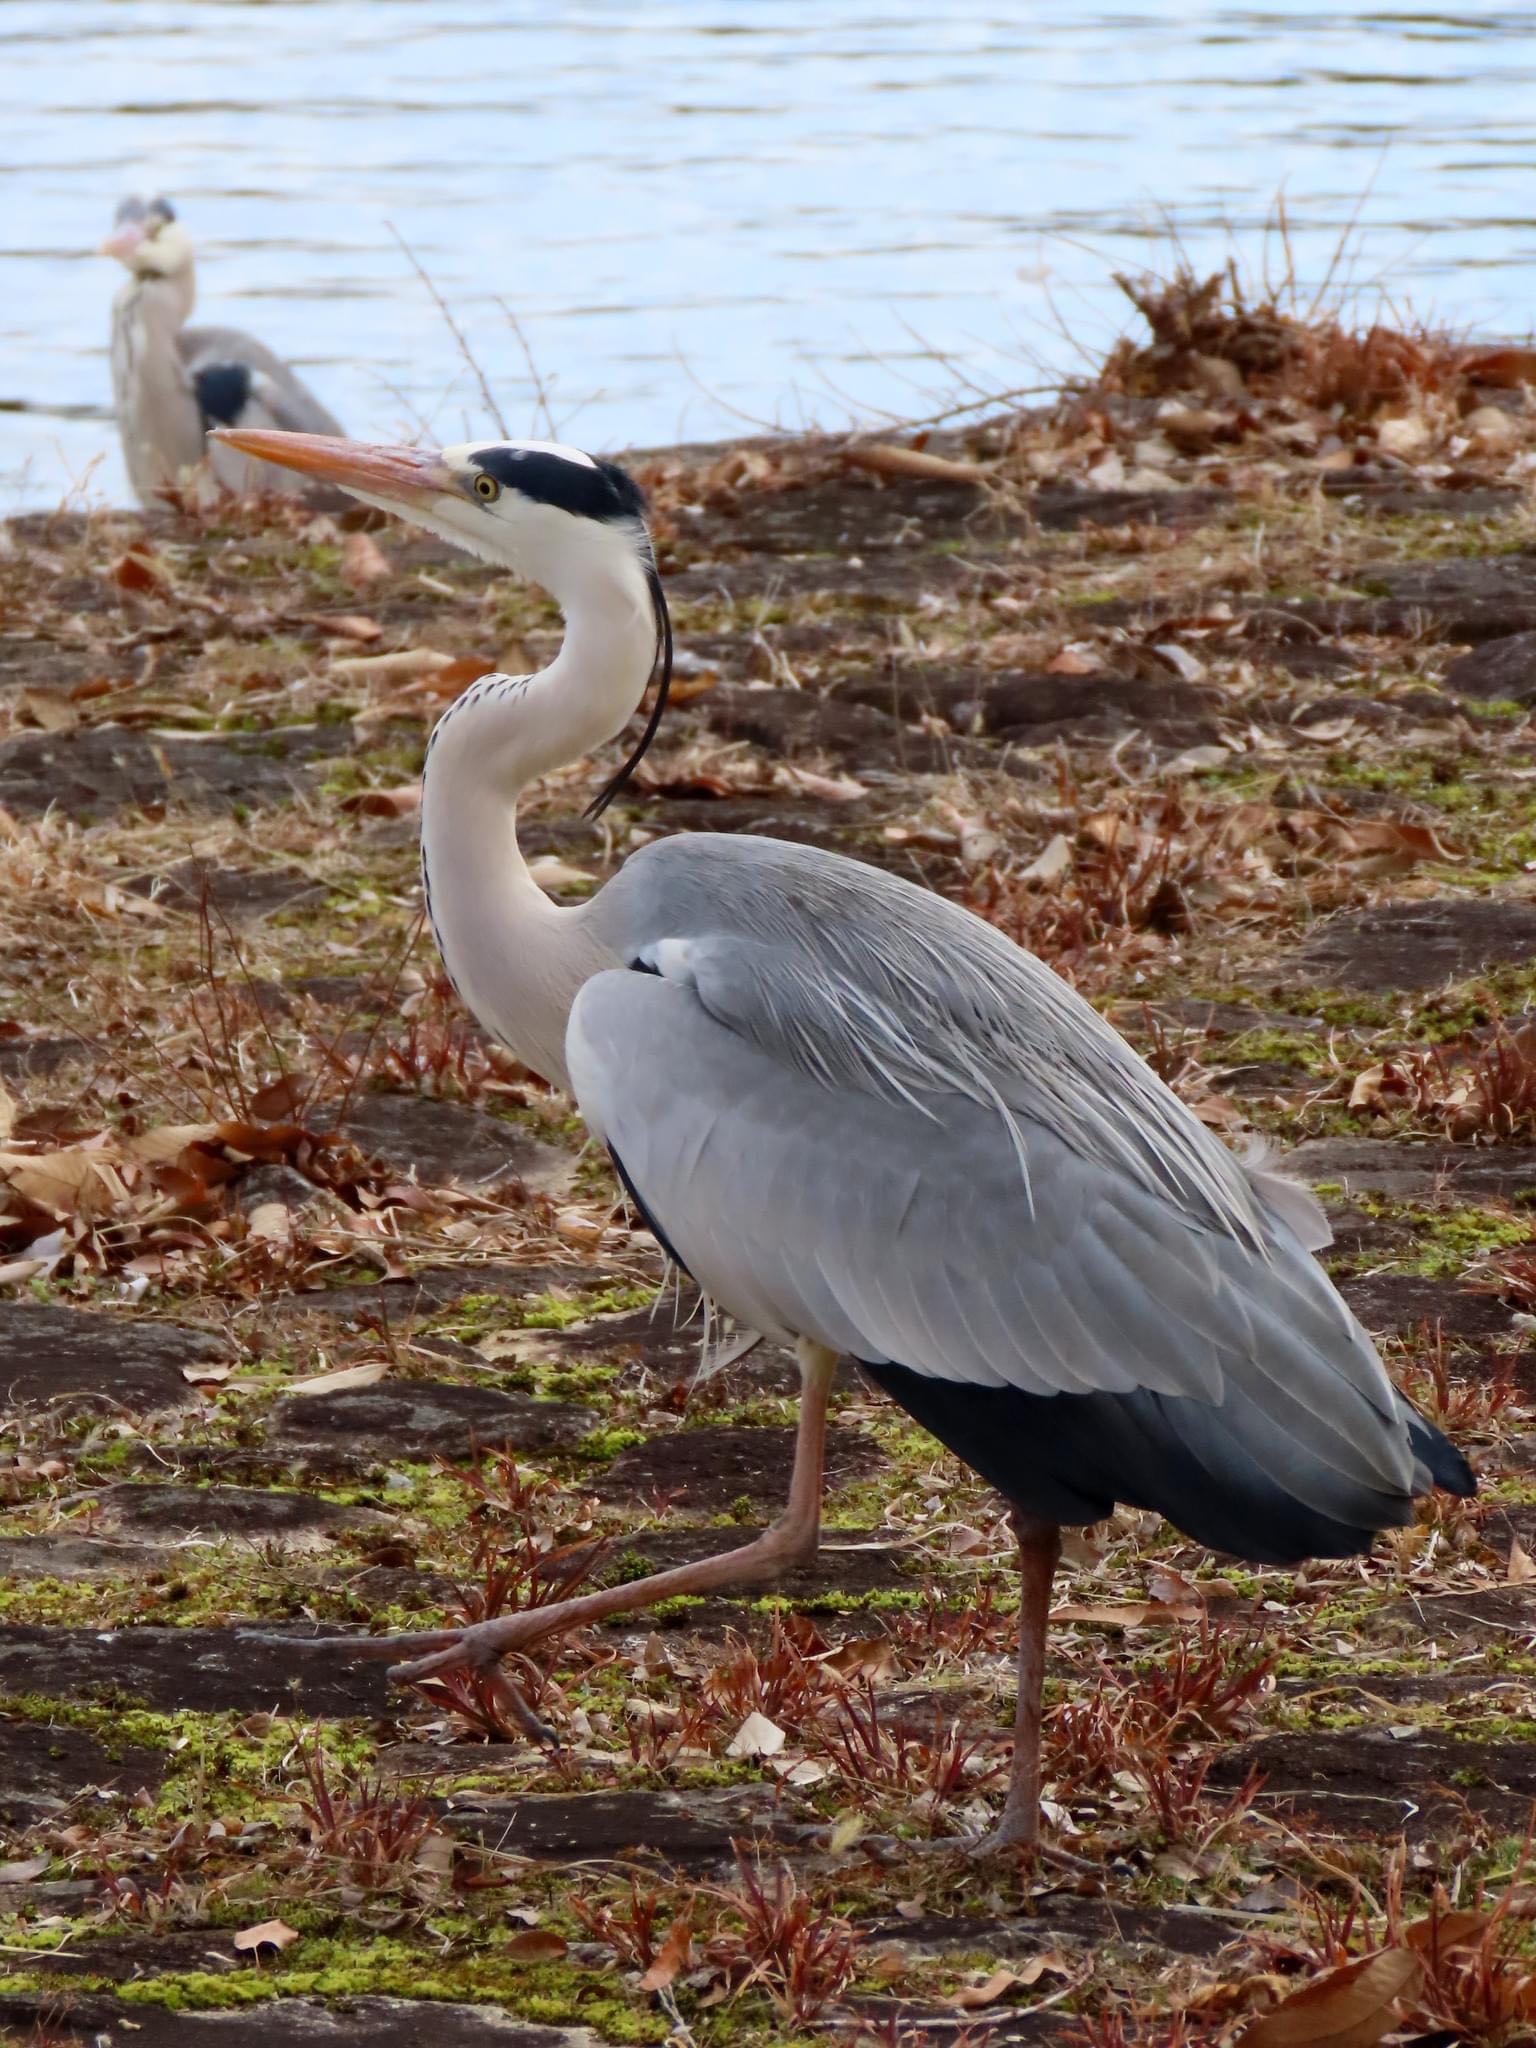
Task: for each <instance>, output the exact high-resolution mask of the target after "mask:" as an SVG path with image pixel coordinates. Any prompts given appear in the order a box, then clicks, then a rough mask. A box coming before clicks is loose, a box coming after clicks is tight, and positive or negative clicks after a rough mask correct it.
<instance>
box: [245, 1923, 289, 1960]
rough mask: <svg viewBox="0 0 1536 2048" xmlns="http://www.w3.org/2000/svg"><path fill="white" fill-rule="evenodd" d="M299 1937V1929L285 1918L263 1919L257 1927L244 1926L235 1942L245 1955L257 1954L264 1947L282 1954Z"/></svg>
mask: <svg viewBox="0 0 1536 2048" xmlns="http://www.w3.org/2000/svg"><path fill="white" fill-rule="evenodd" d="M298 1939H299V1930H298V1929H297V1928H296V1927H290V1926H289V1925H288V1923H287V1922H286V1921H285V1920H262V1921H260V1922H258V1924H257V1925H256V1926H255V1927H242V1928H241V1929H240V1931H239V1933H238V1934H237V1935H235V1937H234V1943H235V1947H236V1948H237V1949H239V1950H240V1952H241V1953H242V1954H243V1955H256V1954H258V1953H259V1952H260V1951H261V1950H262V1949H264V1948H272V1949H276V1950H277V1951H278V1953H279V1954H281V1953H282V1951H283V1950H284V1949H285V1948H291V1947H292V1946H293V1944H294V1942H296V1941H297V1940H298Z"/></svg>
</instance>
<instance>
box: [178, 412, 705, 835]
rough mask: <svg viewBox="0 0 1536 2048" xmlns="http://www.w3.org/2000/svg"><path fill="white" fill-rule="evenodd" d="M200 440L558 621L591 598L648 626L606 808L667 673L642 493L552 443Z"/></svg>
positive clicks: (243, 434) (307, 437)
mask: <svg viewBox="0 0 1536 2048" xmlns="http://www.w3.org/2000/svg"><path fill="white" fill-rule="evenodd" d="M209 438H210V439H211V440H215V441H222V442H223V443H225V445H226V446H228V447H230V448H236V449H238V450H239V451H240V453H241V454H243V455H255V456H258V457H260V458H261V460H262V461H264V462H275V463H278V464H280V465H281V466H282V467H283V468H284V469H292V470H297V471H298V472H299V474H300V475H301V476H307V477H314V478H315V479H316V480H317V481H319V482H322V483H328V484H336V485H339V486H340V488H341V489H342V490H344V491H350V492H351V494H352V496H353V497H354V498H361V500H362V501H363V503H364V504H365V505H375V506H377V507H378V508H379V509H380V510H381V511H384V512H394V513H397V514H398V515H399V517H400V518H402V519H405V520H408V521H409V522H410V524H411V525H412V526H421V527H425V528H426V529H427V531H428V532H429V533H435V534H438V535H440V536H441V538H442V539H444V540H446V541H451V542H452V543H453V544H454V546H455V547H460V548H463V549H465V550H466V552H467V553H469V554H472V555H479V556H481V557H482V558H483V559H484V560H485V561H487V562H496V563H498V564H499V565H500V566H501V567H502V568H504V569H510V570H512V571H513V572H514V573H515V574H517V575H519V576H524V577H527V578H528V580H529V581H530V582H533V583H538V584H541V585H542V586H543V587H544V589H545V590H547V591H549V592H550V594H551V595H552V596H553V597H555V598H558V599H559V601H560V603H561V605H562V606H563V608H564V610H565V612H566V614H567V616H568V617H572V618H574V617H575V616H576V614H577V612H578V611H579V610H581V609H582V608H584V607H587V606H591V605H593V604H594V603H595V604H599V605H603V606H605V607H612V606H614V605H618V606H619V607H632V608H633V610H634V612H635V613H636V614H637V615H638V616H639V617H640V618H642V619H644V620H645V621H647V622H648V625H647V630H649V627H650V626H654V629H655V663H656V672H657V675H658V677H659V682H660V687H659V689H658V692H657V698H656V705H655V709H654V711H653V713H652V716H651V720H650V723H649V725H648V727H647V729H646V733H645V736H644V738H643V739H642V741H641V743H640V746H639V748H638V749H637V750H636V752H635V753H634V755H633V756H632V757H631V758H630V760H629V761H628V762H627V763H626V765H625V767H624V768H623V769H622V770H621V771H620V774H619V776H618V777H617V778H616V779H615V782H614V783H613V784H611V785H610V786H609V789H608V790H607V791H605V792H604V795H603V798H602V799H601V800H600V803H606V801H607V800H608V798H609V797H610V796H611V795H612V794H613V793H614V791H615V790H616V789H617V787H618V786H619V784H620V783H622V781H623V780H624V779H625V777H626V776H627V775H628V774H629V773H630V771H631V770H632V769H633V768H634V766H635V764H636V762H638V760H639V758H640V755H641V754H643V753H644V751H645V749H646V747H647V746H649V744H650V741H651V738H652V737H653V735H654V733H655V731H656V726H657V723H658V722H659V720H660V717H661V714H662V711H663V710H664V708H665V705H666V700H667V686H668V684H669V682H670V679H671V673H672V629H671V625H670V622H669V621H668V618H667V605H666V599H665V597H664V596H663V594H662V588H661V579H660V577H659V576H658V575H657V572H656V561H655V557H654V555H653V553H652V550H651V538H650V534H649V533H648V532H647V530H646V524H645V497H644V494H643V493H642V492H641V489H640V486H639V485H638V484H637V483H636V482H635V480H634V478H633V477H631V476H630V475H629V474H628V472H627V471H626V470H622V469H620V468H619V466H618V464H617V463H615V462H604V461H601V460H600V459H599V458H598V457H597V456H594V455H587V454H584V453H583V452H582V450H581V449H579V448H567V447H565V446H564V445H563V444H562V443H560V442H558V441H465V442H462V443H461V444H460V445H459V446H458V447H455V448H440V449H435V450H434V449H428V448H389V447H373V446H371V445H369V444H368V443H367V442H363V441H343V440H339V439H337V438H336V437H334V436H333V435H329V434H279V433H273V432H270V431H268V430H267V429H265V428H254V427H251V428H248V427H218V428H215V429H214V431H213V433H212V434H211V435H210V437H209Z"/></svg>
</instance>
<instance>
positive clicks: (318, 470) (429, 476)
mask: <svg viewBox="0 0 1536 2048" xmlns="http://www.w3.org/2000/svg"><path fill="white" fill-rule="evenodd" d="M208 438H209V439H210V440H212V441H220V442H222V443H223V445H224V446H225V447H226V448H234V449H238V451H239V452H240V454H242V455H255V456H258V457H259V458H260V459H261V461H263V462H275V463H276V464H277V465H278V467H279V468H280V469H295V470H297V471H298V473H299V475H300V476H310V477H314V478H315V479H316V481H317V482H319V483H327V484H336V485H338V486H339V487H340V488H341V489H342V490H344V491H356V492H357V493H358V494H359V495H360V496H362V497H365V498H367V499H369V500H370V501H371V502H373V503H375V504H378V503H380V502H386V503H388V504H391V505H398V506H399V507H400V509H401V510H402V511H403V512H407V513H409V512H412V511H415V510H416V509H417V508H418V507H424V506H426V505H428V504H430V503H431V501H432V500H433V499H434V498H439V497H441V496H442V494H443V493H444V492H445V491H451V490H452V489H453V488H454V483H453V478H452V476H451V474H450V473H449V470H448V467H447V465H446V463H445V462H444V461H443V458H442V457H441V456H440V455H438V454H437V453H436V452H435V451H434V450H433V449H430V448H374V447H370V446H369V444H368V443H367V442H366V441H342V440H339V439H338V438H337V436H336V435H334V434H277V433H272V432H271V431H269V430H268V429H267V428H265V427H215V428H214V430H213V432H212V433H211V434H210V435H209V437H208Z"/></svg>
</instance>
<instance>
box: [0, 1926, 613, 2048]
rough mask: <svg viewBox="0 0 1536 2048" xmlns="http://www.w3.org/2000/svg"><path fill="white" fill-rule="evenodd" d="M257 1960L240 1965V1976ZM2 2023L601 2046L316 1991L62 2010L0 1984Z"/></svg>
mask: <svg viewBox="0 0 1536 2048" xmlns="http://www.w3.org/2000/svg"><path fill="white" fill-rule="evenodd" d="M209 1945H211V1944H209ZM198 1967H200V1968H203V1969H206V1968H208V1967H209V1965H208V1963H207V1962H206V1960H205V1961H204V1962H203V1963H202V1964H200V1965H199V1966H198ZM254 1967H256V1966H254V1965H252V1964H250V1963H248V1962H243V1963H242V1965H241V1968H242V1969H243V1971H244V1973H245V1974H246V1975H250V1974H251V1971H252V1969H253V1968H254ZM0 2025H10V2026H16V2027H31V2026H39V2027H46V2033H40V2034H38V2035H36V2036H34V2037H32V2038H36V2039H39V2040H48V2041H57V2042H60V2043H69V2042H80V2043H81V2044H87V2043H88V2044H89V2048H272V2044H273V2043H274V2042H276V2041H282V2042H294V2043H297V2044H299V2048H303V2044H304V2043H305V2042H315V2043H317V2044H320V2048H603V2044H602V2042H601V2040H600V2039H599V2037H598V2036H597V2035H596V2034H594V2033H593V2032H592V2030H591V2029H590V2028H589V2027H540V2026H534V2025H533V2024H531V2023H530V2022H529V2021H526V2020H520V2019H518V2018H517V2017H516V2016H515V2015H514V2014H512V2013H509V2012H506V2011H504V2010H503V2009H502V2008H501V2007H500V2006H492V2005H440V2004H438V2003H437V2002H436V2001H435V2000H430V1999H405V1998H349V1999H348V2000H347V2001H346V2003H345V2005H344V2006H341V2007H337V2008H334V2009H333V2008H332V2007H330V2006H327V2005H325V2004H323V2003H322V2002H321V2001H320V2000H318V1999H311V1998H273V1999H269V2000H264V2001H263V2002H262V2003H260V2004H257V2005H252V2006H248V2007H246V2008H245V2010H244V2011H236V2012H176V2011H172V2010H167V2009H166V2008H165V2007H163V2006H157V2005H144V2004H140V2003H137V2002H135V2003H133V2004H131V2005H130V2004H123V2003H120V2002H119V2001H118V2000H117V1999H115V1998H99V1997H92V1998H80V1999H71V2000H70V2001H69V2003H68V2006H67V2008H66V2009H64V2010H62V2011H61V2010H60V2005H59V2000H58V1999H57V1997H56V1996H54V1997H39V1996H38V1995H36V1994H30V1995H29V1994H17V1993H12V1994H6V1993H4V1992H0Z"/></svg>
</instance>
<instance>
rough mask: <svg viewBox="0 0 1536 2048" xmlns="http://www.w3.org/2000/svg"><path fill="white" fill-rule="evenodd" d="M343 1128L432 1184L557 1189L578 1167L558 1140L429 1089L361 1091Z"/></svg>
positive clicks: (367, 1147) (362, 1146) (537, 1190)
mask: <svg viewBox="0 0 1536 2048" xmlns="http://www.w3.org/2000/svg"><path fill="white" fill-rule="evenodd" d="M341 1128H342V1130H343V1131H344V1132H345V1133H346V1135H347V1136H348V1137H349V1138H350V1139H351V1140H352V1142H353V1144H354V1145H356V1146H357V1147H358V1148H359V1149H360V1150H361V1151H364V1152H368V1153H371V1154H374V1155H376V1156H377V1157H378V1158H380V1159H383V1160H384V1161H385V1162H386V1163H387V1164H388V1165H390V1166H393V1167H395V1168H397V1169H398V1170H399V1171H400V1172H401V1173H402V1174H413V1175H414V1176H415V1178H416V1179H417V1180H419V1181H422V1182H424V1183H426V1184H427V1185H428V1186H446V1185H447V1184H449V1183H450V1182H454V1181H459V1182H463V1183H465V1184H467V1185H474V1184H479V1185H487V1184H491V1183H496V1182H501V1181H520V1182H521V1183H522V1185H523V1186H524V1187H525V1188H527V1189H528V1190H529V1191H530V1193H533V1194H539V1195H543V1194H556V1193H558V1192H559V1191H560V1190H562V1189H564V1188H566V1187H568V1186H569V1185H570V1181H571V1176H572V1174H573V1173H574V1172H575V1170H576V1161H575V1159H574V1158H573V1156H572V1155H571V1154H570V1153H569V1152H564V1151H562V1150H561V1149H560V1147H559V1146H558V1145H546V1144H545V1143H543V1141H542V1140H541V1139H538V1138H534V1137H530V1135H529V1134H528V1132H526V1131H524V1130H521V1129H519V1127H518V1126H517V1125H516V1124H510V1123H505V1122H503V1121H502V1119H501V1118H500V1117H494V1116H487V1115H486V1114H485V1112H484V1111H483V1110H478V1109H471V1108H470V1107H469V1105H468V1104H467V1103H462V1102H436V1101H434V1100H433V1099H432V1098H431V1097H430V1096H426V1095H360V1096H358V1097H357V1098H356V1099H355V1100H354V1101H353V1102H352V1103H351V1104H350V1105H349V1107H348V1109H347V1112H346V1114H345V1116H344V1117H343V1118H342V1120H341Z"/></svg>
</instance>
